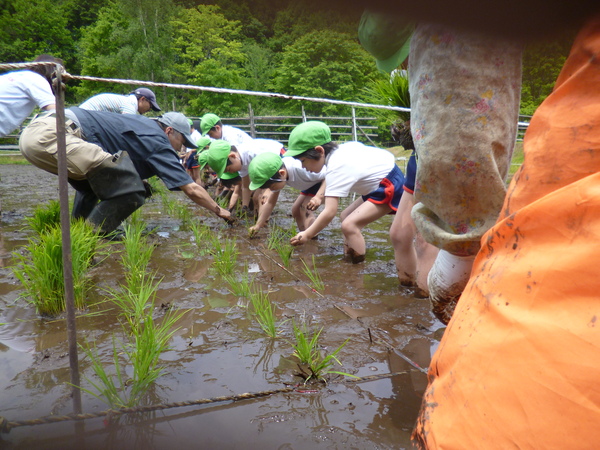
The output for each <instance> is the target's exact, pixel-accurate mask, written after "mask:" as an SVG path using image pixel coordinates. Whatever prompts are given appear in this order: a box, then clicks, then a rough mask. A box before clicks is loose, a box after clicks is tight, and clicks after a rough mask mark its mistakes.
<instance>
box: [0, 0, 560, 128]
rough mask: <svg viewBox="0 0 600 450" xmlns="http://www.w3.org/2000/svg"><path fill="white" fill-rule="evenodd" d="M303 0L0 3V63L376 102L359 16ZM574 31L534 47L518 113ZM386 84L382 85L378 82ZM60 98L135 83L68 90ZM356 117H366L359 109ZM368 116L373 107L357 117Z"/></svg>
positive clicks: (285, 107)
mask: <svg viewBox="0 0 600 450" xmlns="http://www.w3.org/2000/svg"><path fill="white" fill-rule="evenodd" d="M309 1H310V0H302V1H300V0H239V1H238V0H212V1H210V0H209V1H204V2H198V1H195V0H54V1H51V0H38V1H36V2H33V3H32V2H30V1H26V0H0V6H1V8H0V61H3V62H14V61H27V60H31V59H32V58H34V57H35V56H36V55H37V54H40V53H51V54H53V55H55V56H58V57H61V58H63V59H64V61H65V64H66V67H67V70H68V71H69V72H70V73H72V74H78V75H79V74H80V75H88V76H96V77H101V78H123V79H133V80H148V81H155V82H167V83H179V84H188V85H198V86H213V87H221V88H231V89H245V90H258V91H270V92H280V93H283V94H288V95H298V96H307V97H324V98H332V99H338V100H350V101H367V102H378V101H381V99H379V98H377V95H370V94H369V92H370V93H371V94H373V93H374V92H376V90H377V88H375V85H376V84H378V83H379V84H380V83H381V82H382V76H381V74H378V73H377V70H376V68H375V64H374V61H373V58H372V57H371V56H370V55H369V54H368V53H367V52H366V51H365V50H364V49H363V48H362V47H361V46H360V44H359V43H358V39H357V27H358V20H359V12H357V11H355V10H349V11H327V10H323V8H326V7H327V6H326V3H327V2H317V1H314V2H313V3H309ZM571 40H572V35H569V36H566V37H563V38H560V39H558V40H556V41H555V42H553V43H551V44H538V45H535V46H530V47H529V48H528V50H527V52H526V55H525V58H524V70H523V74H524V78H523V96H522V112H523V113H525V114H531V113H532V112H533V111H534V110H535V108H536V107H537V106H538V105H539V103H540V102H541V101H542V100H543V99H544V98H545V96H547V95H548V94H549V93H550V91H551V89H552V85H553V83H554V80H555V79H556V76H557V74H558V71H559V69H560V67H561V65H562V63H563V62H564V59H565V57H566V54H567V52H568V48H569V45H570V42H571ZM384 82H385V80H384ZM68 85H69V90H68V94H67V102H68V103H69V104H78V103H80V102H82V101H83V100H85V99H86V98H87V97H89V96H91V95H93V94H95V93H98V92H108V91H112V92H118V93H126V92H128V91H130V90H131V89H132V88H133V87H134V85H120V84H109V83H106V82H80V83H76V82H73V81H70V82H69V84H68ZM156 93H157V96H158V101H159V103H161V104H163V105H168V107H167V106H165V107H166V108H167V109H178V110H181V111H184V112H185V113H187V114H189V115H201V114H203V113H205V112H207V111H213V112H216V113H217V114H220V115H222V116H234V115H241V114H244V113H246V112H247V110H248V103H250V102H251V103H252V107H253V109H254V112H255V113H257V114H271V113H273V114H278V115H285V114H294V115H298V114H300V113H301V108H302V107H304V109H305V111H306V112H307V113H308V114H311V115H312V114H314V115H319V114H322V115H333V114H336V115H349V113H350V109H349V108H348V107H345V106H337V105H327V104H325V103H312V102H303V103H302V104H301V103H300V102H298V101H284V100H281V99H274V98H269V97H254V96H244V95H239V94H219V93H209V92H201V91H198V90H182V89H173V88H163V89H156ZM359 114H362V113H361V112H360V111H359ZM367 114H368V115H371V114H372V111H368V112H365V113H364V114H363V115H367Z"/></svg>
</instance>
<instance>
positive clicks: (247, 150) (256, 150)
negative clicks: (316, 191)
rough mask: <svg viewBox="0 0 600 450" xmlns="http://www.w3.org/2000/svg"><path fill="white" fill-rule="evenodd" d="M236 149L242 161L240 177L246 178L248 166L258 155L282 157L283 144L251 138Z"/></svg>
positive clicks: (271, 140)
mask: <svg viewBox="0 0 600 450" xmlns="http://www.w3.org/2000/svg"><path fill="white" fill-rule="evenodd" d="M235 148H237V151H238V153H239V154H240V159H241V161H242V168H241V169H240V171H239V173H240V177H245V176H247V175H248V166H249V165H250V161H252V160H253V159H254V158H255V157H256V155H260V154H261V153H265V152H270V153H275V154H276V155H281V151H282V150H283V144H282V143H281V142H278V141H274V140H273V139H252V138H250V142H248V143H245V144H240V145H236V146H235ZM313 184H314V183H313Z"/></svg>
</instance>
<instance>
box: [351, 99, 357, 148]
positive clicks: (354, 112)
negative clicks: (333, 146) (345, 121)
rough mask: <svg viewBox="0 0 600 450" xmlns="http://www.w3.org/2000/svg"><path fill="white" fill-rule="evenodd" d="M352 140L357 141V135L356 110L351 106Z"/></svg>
mask: <svg viewBox="0 0 600 450" xmlns="http://www.w3.org/2000/svg"><path fill="white" fill-rule="evenodd" d="M352 140H353V141H358V135H357V133H356V110H355V109H354V107H353V108H352Z"/></svg>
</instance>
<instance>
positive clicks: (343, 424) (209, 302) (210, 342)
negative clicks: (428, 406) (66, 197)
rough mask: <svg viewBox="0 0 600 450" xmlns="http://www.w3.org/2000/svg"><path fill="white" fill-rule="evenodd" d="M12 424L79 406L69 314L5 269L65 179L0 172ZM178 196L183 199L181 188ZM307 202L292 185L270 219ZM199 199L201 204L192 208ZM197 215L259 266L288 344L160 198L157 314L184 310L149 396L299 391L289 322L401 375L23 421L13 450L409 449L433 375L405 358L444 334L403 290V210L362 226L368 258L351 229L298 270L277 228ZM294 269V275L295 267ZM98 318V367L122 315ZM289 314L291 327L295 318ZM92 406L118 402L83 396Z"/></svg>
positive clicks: (4, 350) (105, 275)
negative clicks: (355, 258)
mask: <svg viewBox="0 0 600 450" xmlns="http://www.w3.org/2000/svg"><path fill="white" fill-rule="evenodd" d="M0 177H1V181H0V189H1V191H0V194H1V197H2V199H1V200H2V220H1V223H0V324H3V325H0V416H3V417H5V418H6V419H8V420H9V421H18V420H29V419H35V418H39V417H43V416H48V415H56V414H58V415H61V414H68V413H71V412H72V402H71V399H70V396H69V395H70V391H71V388H70V387H69V386H68V385H67V384H66V383H67V382H68V381H69V379H70V378H69V361H68V359H69V358H68V354H67V348H68V347H67V342H66V324H65V321H64V319H63V318H57V319H54V320H48V319H42V318H40V317H38V316H37V314H36V312H35V309H34V308H33V307H32V306H31V305H30V304H28V303H27V301H26V300H25V299H23V298H21V297H19V294H21V293H22V289H21V288H20V286H19V283H18V281H17V280H16V279H15V278H14V276H13V275H12V272H11V271H10V269H9V267H10V265H11V264H12V262H13V260H12V257H11V252H13V251H18V250H19V248H20V247H22V246H23V245H25V244H26V242H27V238H28V237H30V236H31V232H30V231H28V230H27V229H26V226H25V225H26V224H25V217H26V216H27V215H29V214H30V213H31V211H32V209H33V208H35V206H37V205H39V204H43V203H45V202H47V201H48V200H50V199H57V197H58V193H57V191H58V185H57V179H56V177H54V176H52V175H48V174H46V173H43V172H41V171H39V170H37V169H35V168H32V167H30V166H0ZM175 195H176V194H175ZM294 198H295V194H294V193H293V192H291V191H287V189H286V190H284V192H283V193H282V197H280V202H279V204H278V206H277V208H276V211H275V214H274V216H273V218H272V221H273V222H274V223H277V224H279V225H281V226H284V227H288V226H289V225H290V224H291V218H290V217H288V215H287V213H288V212H289V211H290V208H291V202H292V201H293V200H294ZM190 205H191V203H190ZM191 208H192V209H193V211H194V213H195V214H196V215H197V216H196V217H197V219H198V220H202V221H204V222H205V223H208V224H209V225H210V226H211V227H212V228H213V229H214V230H216V231H219V232H221V233H222V235H223V236H224V237H237V242H238V249H239V251H240V256H239V258H238V263H237V265H238V270H240V271H241V270H246V268H248V270H251V271H253V272H254V273H255V276H256V282H257V283H258V284H260V285H261V286H262V287H263V288H264V289H265V290H267V289H268V290H269V291H270V292H271V299H272V300H274V301H275V303H276V305H277V316H278V320H279V322H281V323H282V325H281V335H280V337H278V338H277V339H270V338H267V337H265V335H264V334H262V333H261V331H260V328H259V327H258V325H257V324H256V322H255V321H254V320H253V319H252V318H251V317H250V316H249V315H248V313H247V310H246V309H245V308H243V307H241V306H239V301H240V299H238V298H237V297H234V296H233V295H232V294H231V293H229V292H228V288H227V285H226V284H224V283H223V281H222V280H221V279H220V277H219V276H218V275H216V274H215V273H213V271H211V270H210V264H211V259H210V257H208V256H199V255H198V254H197V253H194V252H193V249H194V248H195V244H194V243H193V239H192V234H191V233H190V232H187V231H182V230H180V229H179V228H180V222H179V221H178V220H177V219H175V218H172V217H169V216H167V215H166V214H164V213H163V212H162V210H163V208H162V204H161V202H160V199H154V200H152V201H150V202H149V203H148V204H147V205H145V206H144V209H143V218H144V220H145V221H146V222H147V224H148V226H150V227H153V228H154V227H156V231H155V232H154V233H153V234H152V235H151V236H150V239H151V240H152V242H153V243H154V244H155V246H156V249H155V251H154V255H153V258H152V262H151V266H152V269H153V270H155V271H156V272H157V276H158V277H159V278H162V282H161V284H160V287H159V290H158V293H157V300H156V314H155V315H156V317H158V318H159V317H160V316H161V314H162V310H161V305H170V306H171V307H174V308H178V309H182V310H185V311H187V312H186V314H185V316H184V317H183V319H182V320H181V321H180V322H179V324H178V326H179V330H178V331H177V333H176V335H175V337H174V339H173V341H172V349H171V350H170V351H169V352H167V353H165V354H164V355H163V358H162V363H163V365H164V367H165V369H166V370H165V374H164V375H163V376H162V377H161V378H159V380H158V382H157V383H156V386H155V388H154V389H153V390H152V392H151V393H150V398H149V400H148V402H149V403H172V402H181V401H187V400H195V399H203V398H209V397H216V396H230V395H235V394H241V393H245V392H256V391H265V390H274V389H279V388H283V387H286V386H288V385H290V384H296V383H299V382H301V380H300V378H299V377H298V376H296V372H297V368H296V366H295V364H294V363H293V361H292V360H291V359H290V356H291V354H292V347H291V345H290V342H289V340H290V338H291V321H290V319H292V318H294V319H296V320H299V319H301V318H305V319H306V320H308V321H309V322H310V323H312V324H313V326H315V327H321V326H323V327H324V331H323V334H322V338H321V343H322V345H323V347H324V348H325V349H326V350H327V351H333V350H335V349H336V348H337V347H338V346H340V345H341V344H342V343H343V342H344V341H345V340H346V339H349V342H348V344H347V345H346V346H345V347H344V348H343V349H342V351H341V352H340V353H339V355H338V356H339V359H340V361H341V363H342V367H337V369H338V370H341V371H343V372H347V373H352V374H355V375H357V376H359V377H363V376H369V375H377V374H387V373H390V372H401V373H400V374H399V375H396V376H394V377H391V378H384V379H380V380H377V381H369V382H362V383H349V382H345V381H344V380H343V379H342V378H332V379H330V381H329V383H328V384H327V385H310V390H309V391H308V392H292V393H285V394H274V395H271V396H268V397H263V398H258V399H253V400H244V401H239V402H227V403H217V404H213V405H207V406H201V407H183V408H174V409H167V410H163V411H159V412H154V413H147V414H145V415H131V416H124V417H121V418H120V419H118V420H113V421H105V420H103V419H100V418H98V419H92V420H87V421H85V422H84V424H83V426H79V427H77V426H76V425H75V424H74V423H73V422H65V423H58V424H46V425H40V426H35V427H29V426H28V427H19V428H15V429H13V430H12V431H11V432H10V433H9V434H3V435H2V436H1V437H0V449H4V448H36V449H39V448H158V449H162V448H180V449H184V448H185V449H187V448H207V449H214V448H219V449H221V448H227V449H229V448H231V449H234V448H244V449H249V448H250V449H252V448H257V449H271V448H272V449H306V448H323V449H338V448H357V449H367V448H382V449H388V448H389V449H397V448H408V447H410V438H409V437H410V432H411V429H412V426H413V424H414V421H415V418H416V415H417V412H418V409H419V405H420V399H421V395H422V393H423V390H424V388H425V386H426V375H425V374H424V373H422V372H421V371H419V370H417V369H415V368H414V367H412V366H411V365H409V364H408V363H407V362H405V360H404V359H403V358H402V357H401V356H399V355H400V354H401V355H404V356H406V357H408V358H410V359H411V360H412V361H414V362H415V363H417V364H418V365H420V366H422V367H427V365H428V363H429V361H430V358H431V354H432V353H433V351H434V350H435V348H436V346H437V343H438V341H439V337H440V335H441V333H442V332H443V328H442V325H441V323H440V322H438V321H437V320H436V319H435V318H434V317H433V315H432V314H431V313H430V311H429V305H428V302H427V300H425V299H422V298H416V297H415V296H414V295H413V293H412V292H411V291H410V290H407V289H402V288H399V287H398V283H397V279H396V276H395V273H394V265H393V251H392V249H391V246H390V243H389V238H388V236H387V229H388V228H389V225H390V223H391V220H392V217H391V216H389V217H385V218H383V219H382V220H381V221H380V222H379V223H378V224H376V225H375V226H372V227H368V228H367V229H366V230H365V236H366V239H367V245H368V248H369V249H368V253H367V260H366V262H364V263H362V264H357V265H352V264H349V263H348V262H345V261H343V260H342V258H341V252H342V238H341V234H340V231H339V222H337V221H336V222H334V223H333V224H332V225H330V226H329V227H328V229H327V230H325V231H324V232H322V233H321V235H320V237H319V239H318V240H315V241H312V242H310V243H309V244H308V245H306V246H305V247H303V248H300V249H299V250H298V251H297V252H296V253H295V254H294V256H293V259H292V262H291V264H290V266H289V272H288V271H285V270H283V269H281V268H280V267H279V266H278V265H277V263H276V261H279V258H278V256H277V255H276V254H275V253H273V252H271V251H269V250H267V249H265V247H264V242H265V236H266V232H262V233H261V234H260V235H259V238H257V239H252V240H251V241H249V240H246V238H245V236H246V235H245V228H244V227H243V226H238V227H235V228H227V227H226V226H225V225H224V224H222V223H221V222H220V221H218V220H216V219H214V218H212V217H210V216H208V215H207V214H205V213H203V212H202V211H201V210H200V209H199V208H194V207H193V206H191ZM119 250H120V247H119V244H113V247H112V251H111V254H110V256H109V257H108V258H107V259H105V260H104V261H102V262H101V263H100V264H99V265H98V266H97V267H96V268H94V269H93V281H94V288H93V289H92V292H91V293H90V298H89V301H90V303H98V302H99V301H101V300H102V299H103V298H104V297H103V294H102V292H103V289H106V288H107V287H115V286H117V285H118V283H119V282H122V281H123V279H124V274H123V272H122V270H121V268H120V266H119V264H118V251H119ZM313 254H314V255H315V257H316V261H317V265H318V267H319V268H320V273H321V276H322V278H323V280H324V282H325V285H326V288H325V291H324V292H323V295H322V296H319V295H317V294H315V293H314V292H312V291H311V290H310V288H309V287H308V280H307V278H306V277H305V275H304V274H303V272H302V267H303V266H302V262H301V259H302V258H303V259H305V260H306V261H310V258H311V256H312V255H313ZM290 272H291V273H290ZM90 312H103V314H101V315H93V316H90V315H86V316H83V315H82V316H79V317H78V319H77V332H78V336H79V339H80V341H81V342H84V341H85V340H87V341H88V342H95V345H96V346H97V348H98V351H99V353H100V355H102V358H103V359H104V360H105V361H106V362H107V363H108V362H109V361H110V360H111V358H112V339H113V336H116V337H117V338H119V337H120V336H121V327H120V325H119V324H118V322H117V319H116V314H115V313H114V311H111V310H110V307H109V306H108V305H107V304H106V303H105V304H101V305H96V306H92V307H90ZM286 320H287V321H286ZM79 358H80V367H81V374H82V384H83V385H84V387H90V385H89V382H88V381H87V380H86V378H87V379H91V380H94V375H93V372H92V369H91V366H90V361H89V360H87V359H86V358H85V357H84V355H83V354H80V356H79ZM82 398H83V410H84V412H98V411H104V410H106V409H108V408H107V406H106V405H105V404H104V403H102V402H101V401H99V400H97V399H95V398H94V397H92V396H90V395H88V394H86V393H83V395H82Z"/></svg>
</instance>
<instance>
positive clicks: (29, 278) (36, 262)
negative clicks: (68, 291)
mask: <svg viewBox="0 0 600 450" xmlns="http://www.w3.org/2000/svg"><path fill="white" fill-rule="evenodd" d="M100 239H101V238H100V236H99V235H98V233H96V232H95V231H94V229H93V227H92V226H90V225H89V224H87V223H86V222H84V221H82V220H77V221H74V222H73V223H72V224H71V258H72V266H73V288H74V297H75V306H76V307H77V308H78V309H84V308H85V298H86V293H87V291H88V289H89V285H90V282H89V277H88V271H89V269H90V267H91V266H92V263H93V260H94V256H95V255H96V254H97V253H98V252H99V250H101V249H102V248H103V245H102V244H101V243H100ZM14 256H15V259H16V261H17V264H16V265H15V266H14V267H13V269H12V270H13V273H14V275H15V276H16V277H17V278H18V279H19V281H20V282H21V283H22V284H23V287H24V288H25V294H24V295H25V296H26V297H28V298H29V299H30V301H31V303H33V304H34V305H35V307H36V309H37V311H38V313H40V314H42V315H48V316H55V315H57V314H60V313H61V312H63V311H64V310H65V294H64V291H65V287H64V276H63V261H62V231H61V227H60V226H59V225H54V226H50V227H48V228H46V229H45V231H43V232H42V233H41V234H40V235H39V236H37V237H35V238H32V239H30V240H29V244H28V245H27V246H26V247H25V252H24V253H14Z"/></svg>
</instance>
